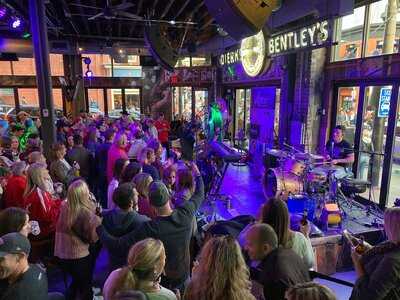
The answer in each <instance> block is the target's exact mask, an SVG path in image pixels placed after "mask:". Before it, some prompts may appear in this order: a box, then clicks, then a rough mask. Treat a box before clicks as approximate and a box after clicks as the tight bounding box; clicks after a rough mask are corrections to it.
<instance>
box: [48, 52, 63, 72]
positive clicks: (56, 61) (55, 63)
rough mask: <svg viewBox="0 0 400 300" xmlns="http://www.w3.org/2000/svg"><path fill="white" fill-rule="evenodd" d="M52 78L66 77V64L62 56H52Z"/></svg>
mask: <svg viewBox="0 0 400 300" xmlns="http://www.w3.org/2000/svg"><path fill="white" fill-rule="evenodd" d="M50 70H51V76H64V64H63V56H62V54H50Z"/></svg>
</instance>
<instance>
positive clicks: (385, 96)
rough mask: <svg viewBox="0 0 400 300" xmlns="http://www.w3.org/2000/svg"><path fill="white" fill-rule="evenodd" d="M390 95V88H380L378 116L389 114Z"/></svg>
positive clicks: (383, 116)
mask: <svg viewBox="0 0 400 300" xmlns="http://www.w3.org/2000/svg"><path fill="white" fill-rule="evenodd" d="M391 96H392V89H391V88H382V89H381V92H380V95H379V108H378V117H379V118H386V117H388V116H389V110H390V98H391Z"/></svg>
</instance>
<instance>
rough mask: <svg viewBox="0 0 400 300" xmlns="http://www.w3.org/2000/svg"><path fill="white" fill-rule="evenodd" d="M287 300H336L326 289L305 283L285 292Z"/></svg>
mask: <svg viewBox="0 0 400 300" xmlns="http://www.w3.org/2000/svg"><path fill="white" fill-rule="evenodd" d="M286 299H288V300H336V299H337V298H336V296H335V294H334V293H333V292H332V291H331V290H330V289H329V288H327V287H325V286H323V285H321V284H319V283H316V282H307V283H300V284H297V285H295V286H293V287H291V288H289V290H288V291H287V292H286Z"/></svg>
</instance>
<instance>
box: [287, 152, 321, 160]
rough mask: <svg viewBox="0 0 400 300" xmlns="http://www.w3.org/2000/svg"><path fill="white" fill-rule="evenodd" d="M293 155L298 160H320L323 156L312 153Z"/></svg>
mask: <svg viewBox="0 0 400 300" xmlns="http://www.w3.org/2000/svg"><path fill="white" fill-rule="evenodd" d="M294 157H295V158H296V159H298V160H321V159H324V157H323V156H321V155H317V154H312V153H296V154H295V155H294Z"/></svg>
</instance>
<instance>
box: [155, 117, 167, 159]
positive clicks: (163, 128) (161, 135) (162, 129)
mask: <svg viewBox="0 0 400 300" xmlns="http://www.w3.org/2000/svg"><path fill="white" fill-rule="evenodd" d="M154 126H155V127H156V128H157V131H158V140H159V141H160V143H161V144H162V145H163V147H164V148H165V149H166V151H167V157H169V131H170V130H171V128H170V125H169V122H168V121H167V120H165V118H164V113H160V114H159V117H158V119H157V121H155V122H154Z"/></svg>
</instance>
